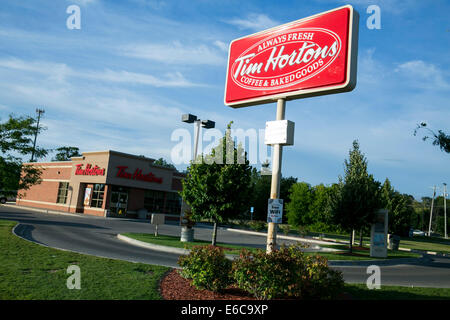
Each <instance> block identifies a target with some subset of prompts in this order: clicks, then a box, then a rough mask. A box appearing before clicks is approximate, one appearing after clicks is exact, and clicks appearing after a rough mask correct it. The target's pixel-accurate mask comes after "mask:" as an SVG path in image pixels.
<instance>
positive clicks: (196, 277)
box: [178, 245, 231, 291]
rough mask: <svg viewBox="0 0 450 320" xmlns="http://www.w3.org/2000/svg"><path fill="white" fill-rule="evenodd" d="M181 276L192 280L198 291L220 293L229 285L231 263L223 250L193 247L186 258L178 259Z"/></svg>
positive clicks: (210, 246)
mask: <svg viewBox="0 0 450 320" xmlns="http://www.w3.org/2000/svg"><path fill="white" fill-rule="evenodd" d="M178 264H179V265H180V267H182V270H181V271H180V274H181V276H183V277H184V278H187V279H192V284H193V285H194V286H195V287H196V288H198V289H208V290H211V291H220V290H222V289H225V288H226V287H227V286H228V285H229V284H230V283H231V278H230V271H231V261H230V260H228V259H227V258H226V257H225V254H224V253H223V249H222V248H220V247H216V246H212V245H209V246H195V247H193V248H192V250H191V252H190V253H189V254H188V255H186V256H181V257H180V258H179V259H178Z"/></svg>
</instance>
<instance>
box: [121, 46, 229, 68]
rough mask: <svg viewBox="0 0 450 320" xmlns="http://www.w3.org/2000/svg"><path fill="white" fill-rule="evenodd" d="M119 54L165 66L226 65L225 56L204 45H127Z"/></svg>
mask: <svg viewBox="0 0 450 320" xmlns="http://www.w3.org/2000/svg"><path fill="white" fill-rule="evenodd" d="M216 45H217V44H216ZM119 54H121V55H124V56H128V57H133V58H139V59H146V60H152V61H157V62H160V63H164V64H180V65H222V64H224V63H226V60H225V58H224V56H223V54H222V53H219V52H217V50H213V49H212V48H211V47H208V46H206V45H204V44H199V45H196V46H188V45H184V44H182V43H181V42H179V41H174V42H172V43H171V44H161V43H148V44H134V45H126V46H123V47H122V48H120V49H119Z"/></svg>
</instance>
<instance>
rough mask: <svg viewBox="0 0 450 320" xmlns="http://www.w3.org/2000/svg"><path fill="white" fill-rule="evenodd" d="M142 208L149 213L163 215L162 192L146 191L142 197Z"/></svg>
mask: <svg viewBox="0 0 450 320" xmlns="http://www.w3.org/2000/svg"><path fill="white" fill-rule="evenodd" d="M144 207H145V209H147V210H148V211H149V212H154V213H163V210H164V192H162V191H155V190H147V191H145V196H144Z"/></svg>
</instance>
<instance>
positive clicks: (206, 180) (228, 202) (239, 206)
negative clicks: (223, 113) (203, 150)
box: [180, 122, 252, 245]
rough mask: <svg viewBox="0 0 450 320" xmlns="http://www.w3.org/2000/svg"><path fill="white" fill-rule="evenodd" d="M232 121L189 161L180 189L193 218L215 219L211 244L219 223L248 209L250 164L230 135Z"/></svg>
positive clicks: (213, 220)
mask: <svg viewBox="0 0 450 320" xmlns="http://www.w3.org/2000/svg"><path fill="white" fill-rule="evenodd" d="M231 123H232V122H231ZM231 123H230V124H229V125H228V129H227V131H226V133H225V136H224V137H223V139H222V140H221V141H220V143H219V145H218V146H217V147H216V148H214V149H213V150H212V151H211V154H209V155H206V156H204V155H200V156H199V158H198V159H196V161H194V162H191V164H190V166H189V167H188V169H187V176H186V178H185V179H184V181H183V190H182V191H181V192H180V194H181V196H182V197H183V199H184V200H185V201H186V203H187V204H189V206H190V207H191V210H192V219H193V220H194V221H199V220H201V219H209V220H210V221H212V222H213V223H214V229H213V235H212V241H211V242H212V245H216V238H217V225H218V223H223V222H225V221H227V220H228V219H231V218H234V217H236V216H238V215H240V214H242V213H244V212H246V211H248V209H249V208H248V204H249V201H250V192H251V183H250V182H251V172H252V171H251V166H250V165H249V161H248V160H247V154H246V153H245V151H244V149H243V148H242V146H241V145H239V146H238V147H236V146H235V143H234V141H233V140H232V138H231Z"/></svg>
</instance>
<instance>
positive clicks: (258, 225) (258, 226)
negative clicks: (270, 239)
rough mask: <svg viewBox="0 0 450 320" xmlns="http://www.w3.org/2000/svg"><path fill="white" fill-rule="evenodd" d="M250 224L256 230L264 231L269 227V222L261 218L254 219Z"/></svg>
mask: <svg viewBox="0 0 450 320" xmlns="http://www.w3.org/2000/svg"><path fill="white" fill-rule="evenodd" d="M248 226H249V227H250V229H252V230H254V231H262V230H265V229H266V228H267V223H266V222H264V221H260V220H252V221H250V222H249V223H248Z"/></svg>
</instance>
